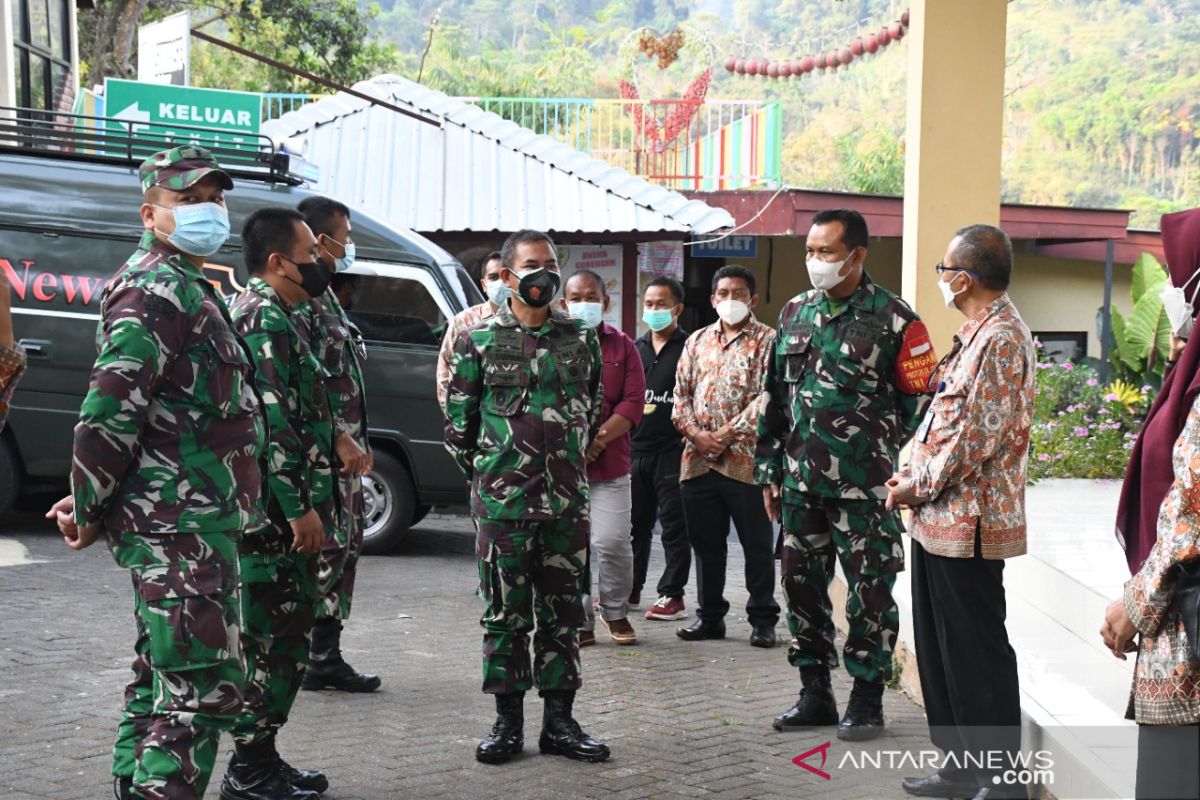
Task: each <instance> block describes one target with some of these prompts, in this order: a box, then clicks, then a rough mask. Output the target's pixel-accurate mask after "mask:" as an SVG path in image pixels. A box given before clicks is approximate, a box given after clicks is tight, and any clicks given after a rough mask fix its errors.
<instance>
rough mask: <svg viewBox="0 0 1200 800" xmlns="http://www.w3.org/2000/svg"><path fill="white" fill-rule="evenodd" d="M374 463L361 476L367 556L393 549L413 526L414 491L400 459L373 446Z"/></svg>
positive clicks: (365, 550) (415, 502)
mask: <svg viewBox="0 0 1200 800" xmlns="http://www.w3.org/2000/svg"><path fill="white" fill-rule="evenodd" d="M374 455H375V466H374V467H373V468H372V469H371V472H370V474H368V475H367V476H366V477H365V478H363V512H364V517H365V520H364V525H363V546H362V551H363V553H365V554H367V555H378V554H380V553H387V552H389V551H391V550H393V549H395V548H396V546H397V545H399V544H400V542H402V541H404V537H405V536H407V535H408V529H409V528H410V527H412V520H413V513H414V511H415V510H416V506H417V492H416V488H415V487H414V486H413V482H412V477H410V476H409V474H408V470H407V469H406V468H405V466H404V464H402V463H401V462H400V459H398V458H396V457H395V456H393V455H392V454H391V453H388V452H385V451H384V450H379V449H376V450H375V451H374Z"/></svg>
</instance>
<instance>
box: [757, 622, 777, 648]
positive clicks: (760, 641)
mask: <svg viewBox="0 0 1200 800" xmlns="http://www.w3.org/2000/svg"><path fill="white" fill-rule="evenodd" d="M777 641H779V640H778V639H777V638H776V637H775V626H774V625H767V624H766V623H763V624H762V625H755V626H754V628H753V630H752V631H751V632H750V644H751V645H752V646H754V647H774V646H775V643H776V642H777Z"/></svg>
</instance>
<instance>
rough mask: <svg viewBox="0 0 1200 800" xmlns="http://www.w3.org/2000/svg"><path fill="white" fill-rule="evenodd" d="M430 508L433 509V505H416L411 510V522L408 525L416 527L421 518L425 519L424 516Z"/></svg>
mask: <svg viewBox="0 0 1200 800" xmlns="http://www.w3.org/2000/svg"><path fill="white" fill-rule="evenodd" d="M432 510H433V506H417V507H416V509H415V510H414V511H413V516H412V522H410V523H409V525H410V526H411V527H416V525H417V523H418V522H420V521H421V520H423V519H425V517H426V516H427V515H428V514H429V512H430V511H432Z"/></svg>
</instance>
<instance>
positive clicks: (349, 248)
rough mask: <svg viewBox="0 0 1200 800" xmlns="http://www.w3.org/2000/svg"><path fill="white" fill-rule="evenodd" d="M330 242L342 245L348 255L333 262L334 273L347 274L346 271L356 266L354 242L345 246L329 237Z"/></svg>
mask: <svg viewBox="0 0 1200 800" xmlns="http://www.w3.org/2000/svg"><path fill="white" fill-rule="evenodd" d="M329 241H331V242H337V243H338V244H339V245H341V247H342V252H344V253H345V254H346V255H344V256H342V257H341V258H335V259H334V260H333V271H334V272H345V271H346V270H348V269H350V268H351V267H352V266H354V242H346V243H345V244H342V243H341V242H338V240H337V239H334V238H333V237H332V236H330V237H329ZM330 255H333V253H330Z"/></svg>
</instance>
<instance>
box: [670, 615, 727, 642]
mask: <svg viewBox="0 0 1200 800" xmlns="http://www.w3.org/2000/svg"><path fill="white" fill-rule="evenodd" d="M675 635H676V636H678V637H679V638H680V639H683V640H684V641H685V642H699V641H701V640H702V639H724V638H725V623H724V622H722V621H721V620H717V621H716V622H706V621H705V620H702V619H698V620H696V621H695V622H693V623H692V624H691V625H689V626H688V627H686V628H680V629H678V630H677V631H675Z"/></svg>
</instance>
